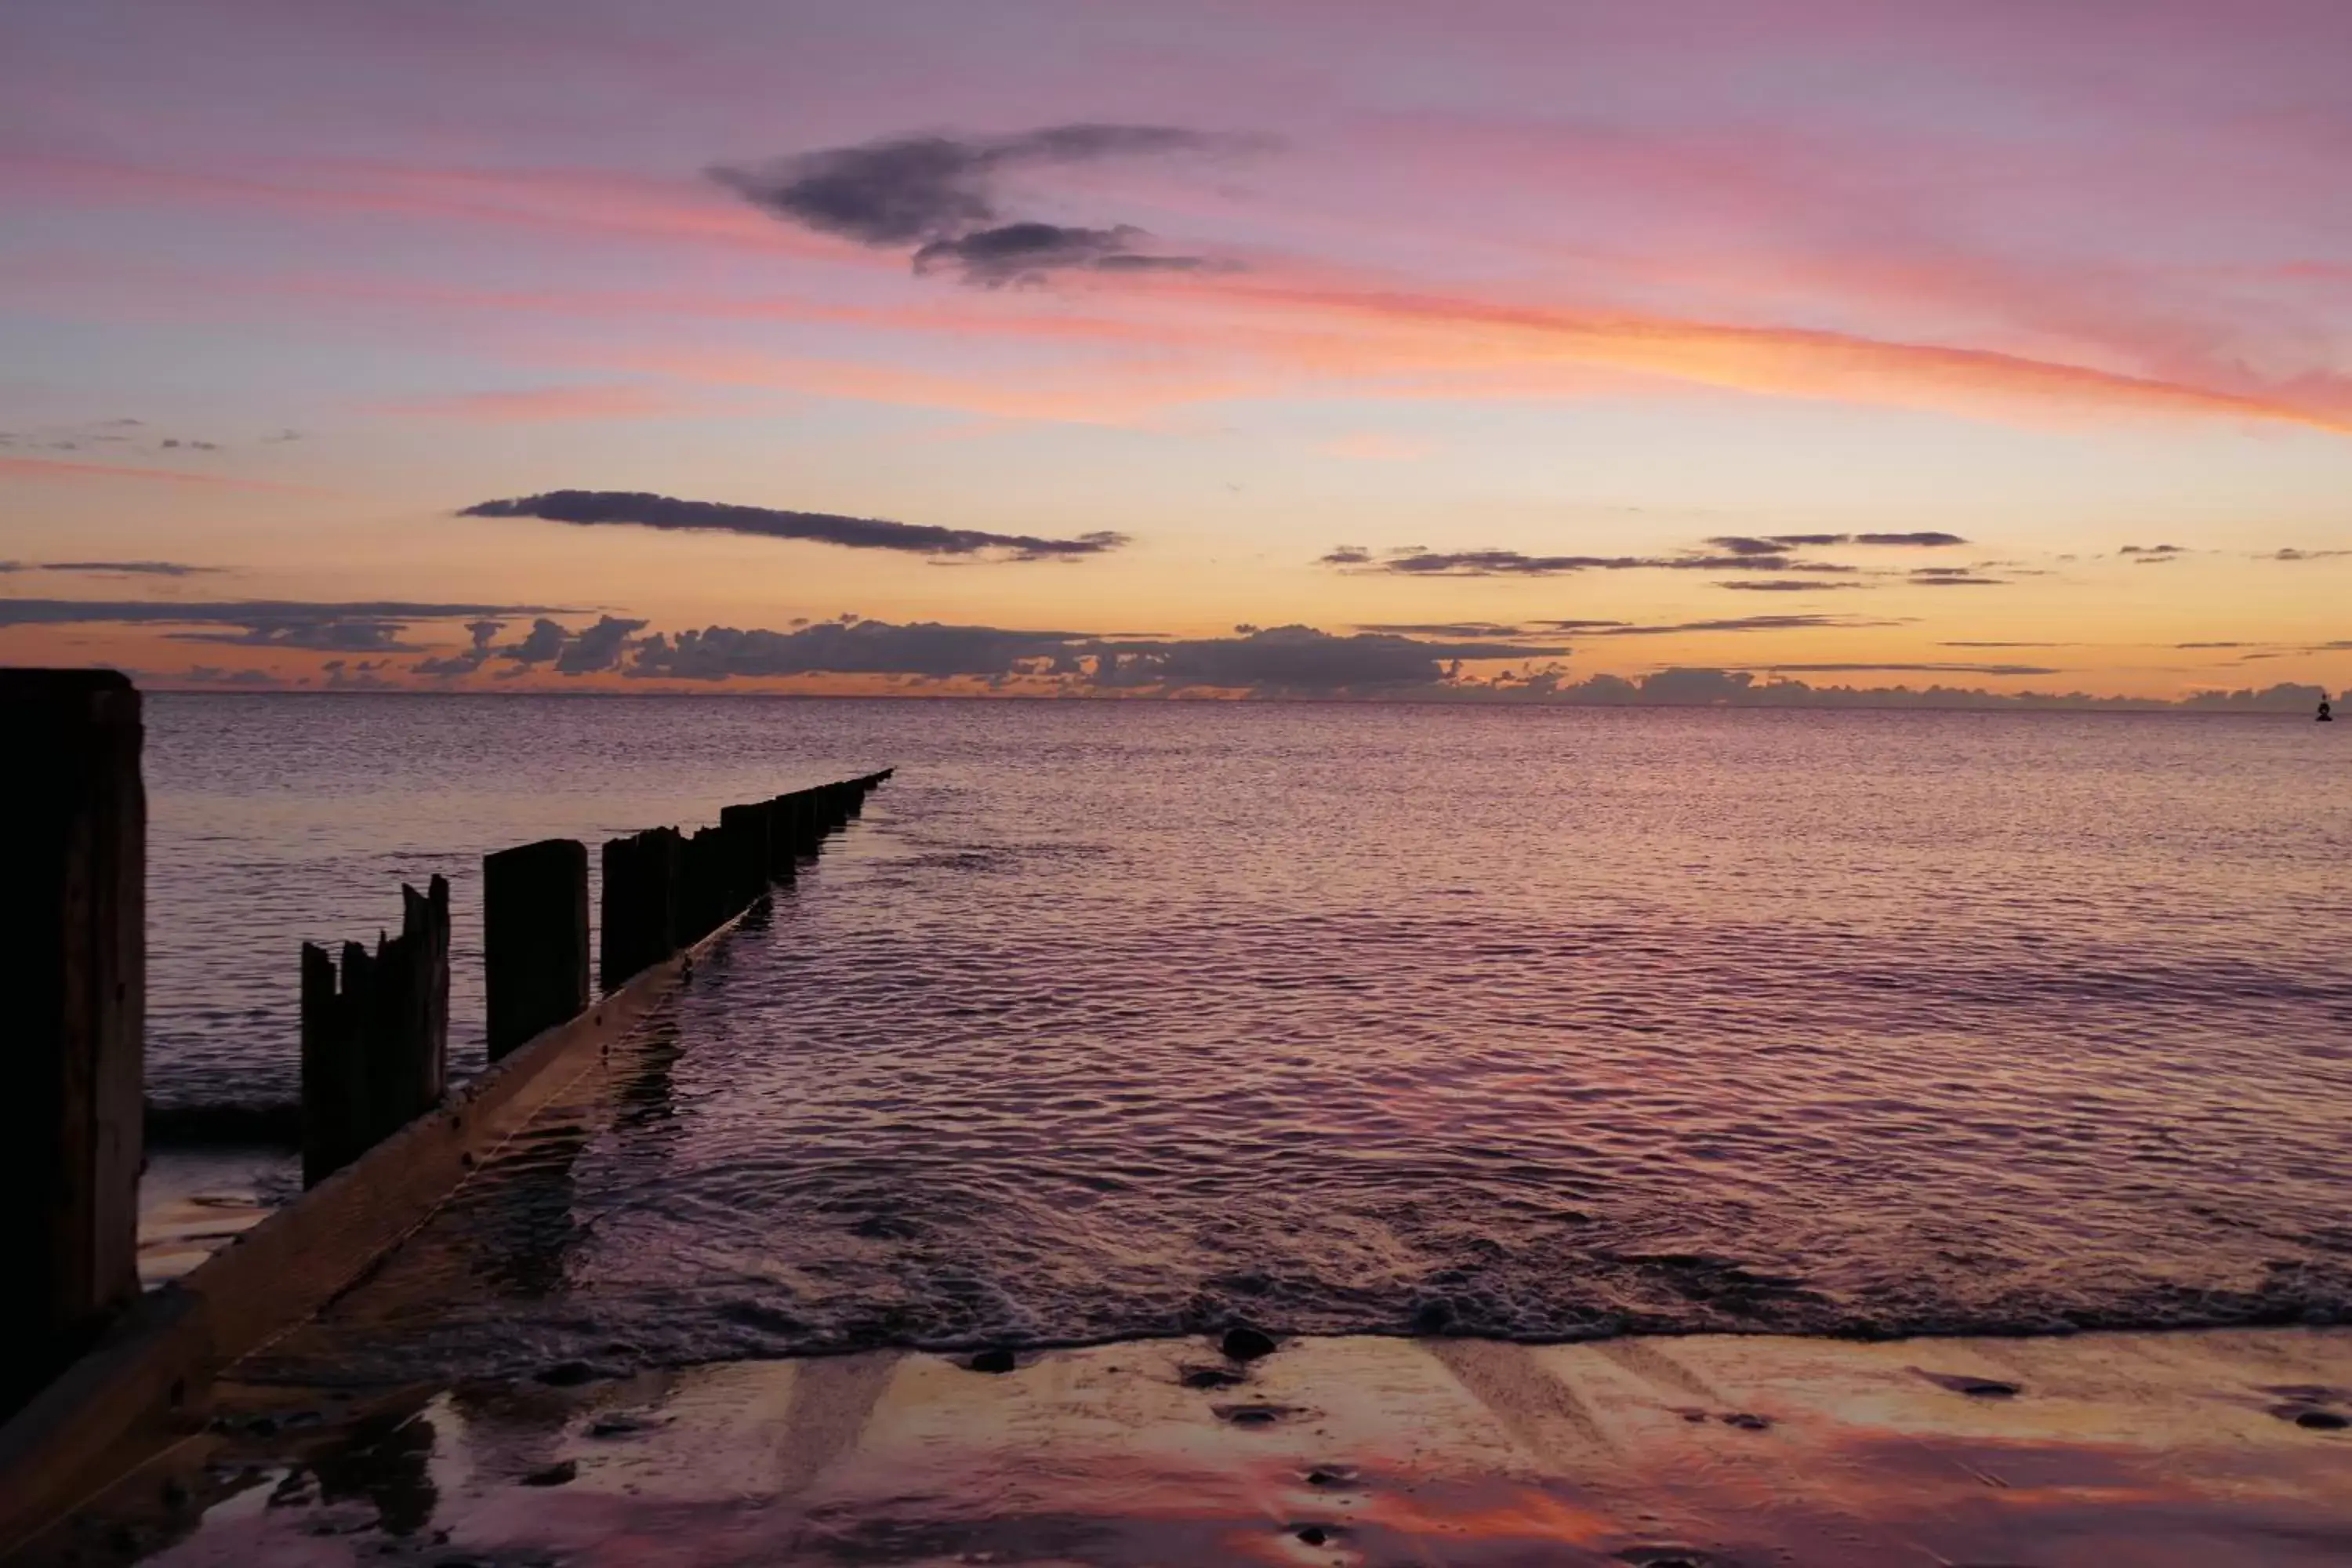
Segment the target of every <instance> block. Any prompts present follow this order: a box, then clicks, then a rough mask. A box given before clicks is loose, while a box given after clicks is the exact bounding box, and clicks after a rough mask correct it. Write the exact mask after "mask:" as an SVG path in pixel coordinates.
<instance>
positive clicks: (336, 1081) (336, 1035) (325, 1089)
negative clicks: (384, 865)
mask: <svg viewBox="0 0 2352 1568" xmlns="http://www.w3.org/2000/svg"><path fill="white" fill-rule="evenodd" d="M370 967H371V961H370V960H369V958H368V952H367V949H365V948H363V947H362V946H361V945H360V944H359V943H358V942H345V943H343V963H342V975H341V980H342V984H341V985H340V986H338V985H337V984H336V978H337V977H336V973H335V961H334V960H333V959H332V958H330V957H329V956H328V955H327V950H326V949H325V948H322V947H320V946H317V945H316V944H314V943H311V942H304V943H303V944H302V1184H303V1185H304V1186H306V1187H307V1186H313V1185H315V1184H318V1183H320V1182H321V1181H324V1180H325V1179H326V1178H327V1177H329V1176H331V1175H332V1174H333V1173H335V1172H337V1171H340V1170H341V1169H342V1168H343V1167H344V1166H345V1165H348V1164H350V1163H352V1160H353V1159H354V1158H356V1157H357V1156H358V1155H359V1154H360V1153H361V1152H363V1151H364V1150H365V1149H366V1148H367V1138H366V1128H367V1121H368V1116H367V1079H366V1075H365V1073H364V1071H363V1067H364V1058H363V1056H362V1047H361V1043H360V1042H361V1031H360V1016H361V1012H362V1007H363V1005H364V1003H363V1001H362V998H363V997H364V996H365V995H366V994H367V993H368V992H369V991H370V990H371V989H372V986H371V985H370V984H369V982H370V978H371V977H370Z"/></svg>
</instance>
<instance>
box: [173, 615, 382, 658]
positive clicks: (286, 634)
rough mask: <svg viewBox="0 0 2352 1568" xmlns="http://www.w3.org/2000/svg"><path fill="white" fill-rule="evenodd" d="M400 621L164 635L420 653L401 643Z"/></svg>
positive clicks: (280, 624)
mask: <svg viewBox="0 0 2352 1568" xmlns="http://www.w3.org/2000/svg"><path fill="white" fill-rule="evenodd" d="M407 629H408V626H407V623H405V622H403V621H368V620H343V619H338V618H328V619H321V620H288V621H276V622H272V623H270V624H268V625H267V626H248V627H247V628H246V629H245V630H244V631H241V632H166V633H164V634H163V635H164V636H165V637H169V638H170V639H171V640H172V641H173V642H205V643H227V644H230V645H233V646H235V647H296V648H303V649H306V650H308V651H310V652H312V653H421V652H423V651H424V649H423V648H422V647H420V646H419V645H417V644H415V643H410V642H404V641H403V640H402V637H403V634H404V633H405V632H406V631H407Z"/></svg>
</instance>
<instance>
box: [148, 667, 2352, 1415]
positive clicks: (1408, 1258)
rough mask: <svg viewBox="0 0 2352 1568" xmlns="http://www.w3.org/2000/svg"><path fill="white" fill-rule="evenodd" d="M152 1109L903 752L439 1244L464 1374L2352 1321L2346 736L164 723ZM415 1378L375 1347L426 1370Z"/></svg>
mask: <svg viewBox="0 0 2352 1568" xmlns="http://www.w3.org/2000/svg"><path fill="white" fill-rule="evenodd" d="M2347 747H2352V733H2347V732H2346V731H2344V729H2343V727H2342V726H2336V727H2335V729H2334V730H2332V731H2331V730H2324V729H2321V728H2319V727H2318V726H2315V725H2313V724H2311V723H2309V722H2307V721H2289V720H2273V719H2242V718H2188V717H2179V716H2170V715H2096V716H2079V717H2078V716H2068V715H2057V714H2034V715H1986V714H1923V713H1801V712H1717V711H1692V710H1629V711H1610V710H1529V709H1514V710H1493V709H1470V708H1417V707H1370V706H1362V707H1358V706H1339V705H1331V706H1317V705H1166V704H1113V703H1067V704H1043V703H1012V702H1001V703H1000V702H920V701H903V702H816V701H770V700H738V699H714V700H663V699H651V700H590V699H577V700H540V699H522V698H508V699H454V698H453V699H426V698H390V697H385V698H367V697H351V698H329V697H316V698H303V697H250V698H201V699H199V698H186V699H173V698H168V697H167V698H159V699H156V700H154V701H153V705H152V741H151V749H150V781H151V790H152V797H153V841H154V851H153V855H154V878H153V880H154V889H153V909H152V952H153V960H152V963H153V977H152V1002H151V1007H152V1017H151V1041H152V1044H151V1082H152V1089H153V1092H154V1094H155V1095H156V1097H157V1098H158V1099H159V1100H163V1101H165V1102H170V1103H177V1104H192V1103H205V1102H248V1103H249V1102H268V1101H270V1100H283V1099H285V1098H287V1097H289V1096H290V1094H291V1092H292V1089H293V1086H294V1083H295V1077H296V1074H295V1058H296V1045H295V1023H294V1016H295V1009H294V1000H295V983H296V962H295V958H296V944H297V943H298V942H299V940H301V939H303V938H311V939H325V938H340V937H342V936H345V935H357V934H362V933H372V932H373V931H374V930H375V929H376V927H377V926H379V925H380V924H382V923H383V922H384V921H388V920H391V919H393V918H394V917H395V915H396V911H397V900H396V897H395V893H396V888H395V883H396V881H397V879H400V878H402V877H407V878H410V879H420V878H422V877H423V876H425V874H427V873H429V872H431V871H434V870H440V871H443V872H445V873H446V874H448V875H449V876H450V877H451V878H452V879H453V881H455V882H456V883H457V908H458V910H459V919H460V929H459V931H458V939H457V941H458V951H457V963H458V996H457V1018H458V1024H457V1033H458V1035H459V1037H460V1038H461V1041H462V1048H461V1051H460V1056H461V1058H462V1059H464V1060H466V1061H475V1060H478V1055H479V1047H478V1037H479V1014H480V1008H479V1003H478V986H477V984H475V981H474V976H473V971H472V963H471V959H472V949H473V923H474V919H475V917H476V916H477V915H478V893H477V889H476V869H477V864H478V856H479V855H480V854H481V853H482V852H483V851H485V850H487V849H490V848H495V847H502V846H505V845H508V844H512V843H518V842H521V841H524V840H526V839H530V838H533V837H542V836H546V835H550V834H566V835H576V836H581V837H590V838H592V839H593V838H596V837H604V836H606V835H610V834H614V833H619V832H623V831H629V830H634V829H636V828H639V827H643V826H651V825H654V824H656V823H665V822H672V823H682V824H684V825H686V826H695V825H697V824H699V823H701V822H705V821H709V820H711V819H713V818H714V816H715V814H716V811H717V808H718V807H719V805H723V804H727V803H730V802H732V801H735V800H739V799H747V798H752V797H756V796H759V795H770V794H773V793H776V792H777V791H780V790H782V789H786V788H792V787H796V786H798V785H800V784H808V783H814V782H817V781H819V780H822V779H826V778H832V777H838V776H845V775H847V774H850V773H860V772H866V771H869V770H871V769H874V768H877V767H881V766H885V765H892V764H895V765H896V766H897V767H898V770H899V771H898V778H897V780H896V781H895V782H894V783H893V784H890V785H889V786H887V788H886V789H884V790H883V791H882V792H880V793H879V794H877V795H876V796H875V797H874V798H873V800H872V801H871V802H870V803H869V805H868V806H867V810H866V816H865V819H864V820H863V822H861V823H860V824H858V825H857V826H856V827H855V828H853V830H852V831H851V833H850V834H849V835H848V836H847V837H845V839H842V840H837V841H836V842H835V844H834V845H833V846H832V847H829V848H828V850H827V852H826V855H825V857H824V861H823V863H822V865H821V867H820V868H819V869H818V870H817V871H816V872H815V873H814V875H812V876H808V877H805V878H803V880H802V882H801V883H800V885H799V886H798V887H797V888H795V889H793V890H792V891H791V892H789V893H787V894H783V895H781V896H780V897H779V898H778V900H776V904H775V908H774V910H773V911H772V915H771V916H769V917H768V918H766V919H764V920H761V921H756V922H755V923H754V924H753V926H752V927H751V929H749V930H746V931H742V932H740V933H739V935H738V936H737V937H736V938H735V939H734V940H733V941H732V942H731V944H730V947H729V948H728V950H727V951H726V952H725V954H724V957H723V959H722V960H721V961H720V962H718V963H712V964H709V965H707V966H706V967H705V969H704V971H703V973H701V974H700V975H698V978H697V979H696V981H695V983H694V984H693V985H692V986H691V987H690V988H689V989H688V991H687V993H686V994H684V995H683V997H682V998H681V999H680V1001H679V1002H678V1004H677V1006H676V1007H675V1008H674V1009H673V1010H671V1011H670V1012H669V1013H667V1014H666V1015H665V1016H663V1017H661V1018H660V1019H658V1020H657V1021H656V1025H655V1026H653V1027H652V1028H651V1029H649V1030H648V1031H647V1032H646V1035H645V1036H644V1037H641V1038H640V1039H639V1040H638V1041H637V1042H635V1045H634V1046H633V1047H632V1049H633V1050H634V1051H635V1053H636V1058H635V1059H636V1060H637V1063H638V1067H637V1069H636V1071H635V1077H634V1079H632V1088H631V1089H630V1090H629V1093H628V1094H627V1095H626V1097H625V1103H623V1104H621V1105H619V1106H616V1107H613V1108H608V1110H605V1111H604V1112H598V1113H594V1114H587V1113H583V1114H582V1115H579V1116H576V1117H573V1118H572V1119H571V1120H569V1121H562V1123H561V1124H559V1125H551V1126H550V1127H548V1128H546V1129H543V1130H542V1131H541V1132H540V1133H539V1134H538V1135H536V1136H534V1137H533V1138H531V1139H528V1140H525V1141H523V1142H522V1143H521V1144H520V1145H519V1146H518V1147H516V1148H515V1149H513V1150H512V1151H510V1152H509V1154H508V1156H507V1157H506V1158H505V1159H504V1161H503V1162H502V1163H500V1165H499V1167H498V1168H497V1169H494V1170H493V1171H491V1172H490V1173H488V1176H487V1177H486V1178H485V1179H483V1180H481V1181H479V1182H478V1183H477V1184H475V1185H474V1186H473V1187H472V1188H469V1189H468V1191H467V1194H466V1195H465V1196H464V1197H463V1198H461V1200H460V1201H459V1203H458V1204H457V1205H455V1206H454V1207H453V1208H452V1209H451V1210H450V1212H449V1213H448V1215H445V1216H444V1220H443V1221H442V1222H441V1224H442V1227H443V1228H444V1230H445V1231H446V1232H447V1237H446V1238H445V1239H446V1240H447V1241H448V1244H447V1245H444V1246H438V1247H420V1248H419V1249H418V1252H417V1256H416V1257H415V1258H414V1259H412V1260H411V1262H410V1264H409V1265H408V1266H407V1267H408V1268H409V1271H410V1272H411V1274H413V1275H414V1276H415V1279H414V1280H413V1284H412V1288H411V1289H409V1291H408V1300H410V1301H411V1303H412V1307H413V1310H392V1311H390V1312H389V1315H388V1316H386V1318H385V1320H384V1321H383V1323H382V1324H381V1325H380V1326H381V1327H383V1330H384V1331H385V1332H384V1342H385V1345H386V1347H387V1348H386V1350H385V1352H384V1353H385V1354H386V1355H389V1356H395V1357H397V1356H408V1357H412V1358H413V1357H416V1356H429V1357H433V1358H438V1364H441V1365H445V1366H449V1367H455V1368H458V1369H479V1368H483V1367H503V1366H510V1365H513V1364H528V1362H529V1360H530V1359H534V1358H541V1357H545V1356H551V1355H559V1354H566V1353H575V1354H590V1355H593V1354H596V1353H606V1354H618V1353H626V1354H629V1355H633V1356H638V1357H643V1358H646V1359H652V1360H660V1361H677V1360H684V1359H689V1358H696V1357H704V1356H729V1355H745V1354H759V1353H771V1352H790V1351H799V1350H807V1349H818V1348H832V1347H838V1346H843V1345H848V1344H862V1343H873V1342H914V1343H923V1344H939V1345H945V1344H961V1343H975V1342H996V1341H1004V1340H1013V1341H1027V1342H1054V1341H1071V1340H1087V1339H1096V1338H1102V1337H1108V1336H1116V1335H1122V1334H1133V1333H1152V1332H1166V1331H1179V1330H1183V1329H1187V1328H1192V1327H1197V1326H1202V1325H1206V1324H1213V1323H1216V1322H1219V1321H1225V1320H1228V1319H1231V1318H1234V1317H1246V1318H1248V1319H1251V1320H1253V1321H1258V1322H1261V1323H1265V1324H1267V1325H1269V1326H1274V1327H1278V1328H1282V1329H1286V1330H1297V1331H1342V1330H1356V1331H1402V1330H1408V1329H1422V1330H1446V1331H1475V1332H1485V1333H1493V1334H1504V1335H1513V1336H1529V1337H1549V1336H1555V1335H1575V1334H1583V1333H1596V1332H1609V1331H1622V1330H1627V1329H1653V1330H1681V1329H1722V1328H1734V1329H1804V1330H1835V1331H1898V1330H1919V1329H1964V1328H1965V1329H1975V1330H1990V1329H2036V1328H2056V1327H2063V1326H2067V1325H2070V1324H2071V1325H2092V1324H2165V1323H2189V1322H2225V1321H2294V1320H2306V1319H2307V1320H2314V1321H2334V1320H2336V1319H2337V1318H2343V1317H2352V969H2347V951H2352V950H2348V949H2347V933H2352V750H2347ZM395 1340H398V1342H399V1343H398V1344H397V1345H396V1346H395V1344H394V1341H395Z"/></svg>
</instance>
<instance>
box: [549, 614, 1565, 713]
mask: <svg viewBox="0 0 2352 1568" xmlns="http://www.w3.org/2000/svg"><path fill="white" fill-rule="evenodd" d="M1568 651H1569V650H1568V649H1567V648H1566V647H1559V646H1556V645H1555V646H1533V647H1530V646H1528V645H1527V644H1525V643H1520V642H1499V641H1492V640H1486V639H1477V638H1474V639H1467V640H1453V639H1447V640H1424V639H1420V638H1414V637H1402V636H1397V635H1393V634H1390V633H1381V632H1360V633H1358V634H1356V635H1354V636H1349V637H1340V636H1336V635H1334V634H1332V633H1328V632H1323V631H1318V630H1316V629H1314V628H1312V627H1308V626H1270V627H1265V628H1252V629H1250V630H1247V631H1244V632H1240V633H1237V634H1236V635H1235V636H1234V637H1197V638H1160V637H1153V638H1144V637H1124V638H1114V637H1094V636H1088V635H1087V634H1083V633H1078V632H1067V631H1014V630H1006V629H1003V628H999V627H993V626H942V625H939V624H936V623H918V624H914V625H908V626H898V625H892V624H890V623H887V622H883V621H857V622H854V623H845V622H839V621H822V622H818V623H816V624H814V625H811V626H803V627H801V628H799V629H798V630H794V631H786V632H780V631H770V630H764V629H753V630H749V631H746V630H740V629H737V628H735V627H730V626H706V627H704V628H702V629H701V630H699V631H684V632H679V633H677V634H675V635H665V634H662V633H656V634H654V635H653V636H651V637H643V638H640V639H637V640H636V641H635V642H634V643H633V644H631V645H630V648H629V654H628V658H627V660H626V662H625V664H624V665H623V666H622V668H623V669H624V672H625V674H627V675H629V676H632V677H635V678H639V679H683V680H704V681H723V680H729V679H752V678H759V677H775V676H790V675H814V674H837V675H896V676H914V677H918V678H922V679H956V678H973V679H983V680H1003V679H1009V678H1010V677H1012V676H1013V675H1016V674H1023V673H1027V674H1036V675H1059V676H1063V677H1066V678H1073V679H1078V680H1079V681H1080V682H1081V683H1082V684H1084V685H1086V686H1088V687H1092V688H1097V689H1138V688H1151V687H1194V686H1202V687H1216V688H1220V689H1242V690H1248V691H1253V692H1256V693H1259V694H1262V695H1276V694H1289V695H1327V696H1328V695H1347V694H1350V693H1361V692H1370V691H1379V690H1394V689H1401V688H1406V687H1414V686H1426V685H1435V684H1437V683H1438V682H1440V681H1442V680H1444V679H1446V677H1447V675H1448V674H1449V669H1448V667H1449V666H1451V665H1454V664H1456V663H1458V662H1459V661H1462V660H1471V659H1478V660H1492V659H1518V658H1552V657H1559V656H1562V655H1565V654H1566V653H1567V652H1568ZM559 668H561V666H560V665H559Z"/></svg>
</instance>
